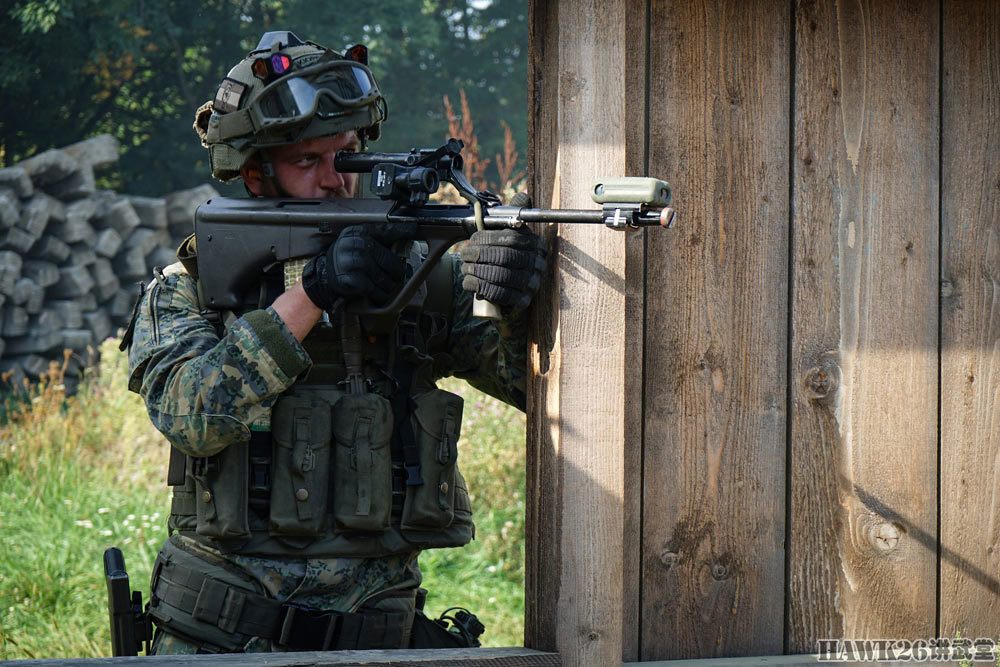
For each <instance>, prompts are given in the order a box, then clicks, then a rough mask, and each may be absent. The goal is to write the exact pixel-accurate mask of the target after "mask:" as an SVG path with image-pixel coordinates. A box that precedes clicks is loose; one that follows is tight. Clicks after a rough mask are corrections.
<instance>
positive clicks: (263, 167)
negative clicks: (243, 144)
mask: <svg viewBox="0 0 1000 667" xmlns="http://www.w3.org/2000/svg"><path fill="white" fill-rule="evenodd" d="M257 156H258V158H257V159H258V160H259V161H260V180H261V182H262V183H270V184H271V186H272V188H273V189H274V192H275V194H276V195H277V196H278V197H286V198H289V199H291V198H292V197H293V195H292V194H291V193H290V192H289V191H288V190H286V189H285V186H283V185H282V184H281V181H279V180H278V175H277V173H276V172H275V171H274V163H272V162H271V161H270V160H269V159H268V158H267V154H266V152H265V151H264V150H263V149H261V150H260V151H259V152H258V153H257ZM243 188H244V189H245V190H246V191H247V194H248V195H250V196H251V197H259V196H261V195H255V194H254V193H253V192H251V191H250V188H249V187H247V184H246V182H245V181H244V183H243Z"/></svg>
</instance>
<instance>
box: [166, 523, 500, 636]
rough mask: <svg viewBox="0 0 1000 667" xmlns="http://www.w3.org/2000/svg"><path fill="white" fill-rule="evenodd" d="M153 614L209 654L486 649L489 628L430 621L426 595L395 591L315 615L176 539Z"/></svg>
mask: <svg viewBox="0 0 1000 667" xmlns="http://www.w3.org/2000/svg"><path fill="white" fill-rule="evenodd" d="M150 590H151V596H150V605H149V615H150V617H152V619H153V621H154V622H155V623H156V625H157V627H158V628H160V629H162V630H165V631H167V632H169V633H171V634H174V635H176V636H178V637H180V638H182V639H185V640H187V641H190V642H191V643H194V644H195V645H197V646H199V647H200V650H201V651H205V652H209V653H225V652H234V651H237V652H238V651H241V650H243V648H244V647H245V646H246V645H247V643H248V642H249V641H250V640H251V639H252V638H255V637H257V638H263V639H267V640H270V642H271V644H272V645H273V646H276V647H278V648H280V649H282V650H289V651H337V650H354V649H357V650H360V649H392V648H453V647H461V646H469V647H472V646H478V645H479V641H478V636H479V635H480V634H481V633H482V631H483V627H482V624H480V623H479V621H478V619H476V617H475V616H474V615H472V614H468V612H465V611H464V610H461V611H460V613H457V614H455V616H454V617H447V618H448V620H451V621H452V622H453V624H454V627H453V629H452V630H450V631H449V630H448V627H447V623H445V622H444V620H438V621H431V620H429V619H427V617H426V616H424V615H423V612H422V608H423V598H424V596H425V595H426V591H423V589H419V590H417V589H409V590H401V591H389V592H386V593H383V594H381V595H377V596H375V597H374V598H372V599H370V600H367V601H366V602H365V603H364V604H363V605H362V607H361V608H360V609H359V610H358V611H356V612H339V611H325V610H316V609H308V608H304V607H299V606H296V605H293V604H288V603H282V602H279V601H277V600H274V599H272V598H269V597H267V596H266V595H265V594H264V593H263V592H262V591H261V589H260V586H259V584H257V583H256V582H253V581H251V580H249V579H247V578H246V577H245V576H244V575H242V574H241V573H240V572H239V571H237V570H235V569H234V568H232V567H231V566H229V565H228V564H226V563H224V562H216V563H211V562H209V561H206V560H205V559H204V557H203V556H199V555H195V554H193V553H190V552H189V551H188V550H187V549H186V548H185V547H184V546H182V545H181V543H180V542H179V541H178V540H177V539H176V538H172V539H170V540H168V542H167V543H166V544H165V545H164V548H163V550H162V551H161V552H160V554H159V556H157V559H156V563H155V564H154V566H153V577H152V581H151V584H150Z"/></svg>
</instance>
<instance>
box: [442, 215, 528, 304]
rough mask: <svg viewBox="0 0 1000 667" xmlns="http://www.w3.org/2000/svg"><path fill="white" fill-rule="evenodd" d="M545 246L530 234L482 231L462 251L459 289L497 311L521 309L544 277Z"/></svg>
mask: <svg viewBox="0 0 1000 667" xmlns="http://www.w3.org/2000/svg"><path fill="white" fill-rule="evenodd" d="M546 254H547V252H546V249H545V244H544V243H543V242H542V240H541V239H540V238H539V237H538V236H537V235H536V234H535V233H534V232H532V231H531V230H529V229H528V228H526V227H524V228H521V229H483V230H480V231H478V232H476V233H474V234H473V235H472V237H471V238H470V239H469V243H468V244H467V245H466V246H465V247H464V248H462V250H461V258H462V273H463V275H464V277H463V278H462V287H463V289H465V290H466V291H468V292H473V293H475V294H476V295H477V296H479V297H481V298H483V299H486V300H487V301H492V302H493V303H495V304H496V305H498V306H500V307H513V308H525V307H527V305H528V304H530V303H531V298H532V297H533V296H534V295H535V292H536V291H538V286H539V284H541V281H542V276H543V275H544V273H545V256H546Z"/></svg>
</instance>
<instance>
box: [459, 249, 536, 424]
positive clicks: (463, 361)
mask: <svg viewBox="0 0 1000 667" xmlns="http://www.w3.org/2000/svg"><path fill="white" fill-rule="evenodd" d="M453 266H454V268H453V279H452V299H453V304H454V305H453V309H452V324H451V331H450V333H449V335H448V355H449V358H450V360H451V364H452V365H451V367H450V368H448V369H446V370H445V371H444V372H443V373H442V377H444V376H447V375H454V376H455V377H458V378H461V379H463V380H465V381H466V382H468V383H469V384H471V385H472V386H473V387H475V388H476V389H479V390H480V391H482V392H485V393H487V394H489V395H490V396H494V397H496V398H498V399H500V400H501V401H503V402H504V403H508V404H510V405H513V406H514V407H516V408H518V409H519V410H524V409H525V402H526V399H525V368H526V364H527V356H528V339H527V329H528V326H527V314H526V313H527V311H525V310H524V309H519V310H517V311H513V312H510V313H506V314H505V316H504V318H503V319H502V320H498V321H495V322H494V321H493V320H486V319H481V318H476V317H473V316H472V299H473V295H472V293H471V292H467V291H465V290H464V289H462V262H461V261H460V260H459V259H458V258H455V261H454V262H453Z"/></svg>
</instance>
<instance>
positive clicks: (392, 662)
mask: <svg viewBox="0 0 1000 667" xmlns="http://www.w3.org/2000/svg"><path fill="white" fill-rule="evenodd" d="M8 664H11V665H16V666H17V667H70V666H72V667H77V666H78V665H81V666H87V665H89V666H90V667H191V666H192V665H200V666H202V667H227V666H232V667H237V666H239V667H264V666H265V665H266V666H267V667H327V666H329V667H334V666H336V667H361V666H362V665H366V666H367V665H371V666H374V665H385V666H387V667H389V666H391V667H405V666H410V665H413V666H427V665H434V667H559V665H560V664H561V663H560V661H559V656H558V655H556V654H554V653H542V652H539V651H532V650H529V649H524V648H477V649H464V648H448V649H430V650H392V651H390V650H369V651H300V652H288V653H228V654H215V655H150V656H133V657H120V658H70V659H67V660H59V659H56V660H12V661H10V663H8Z"/></svg>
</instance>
